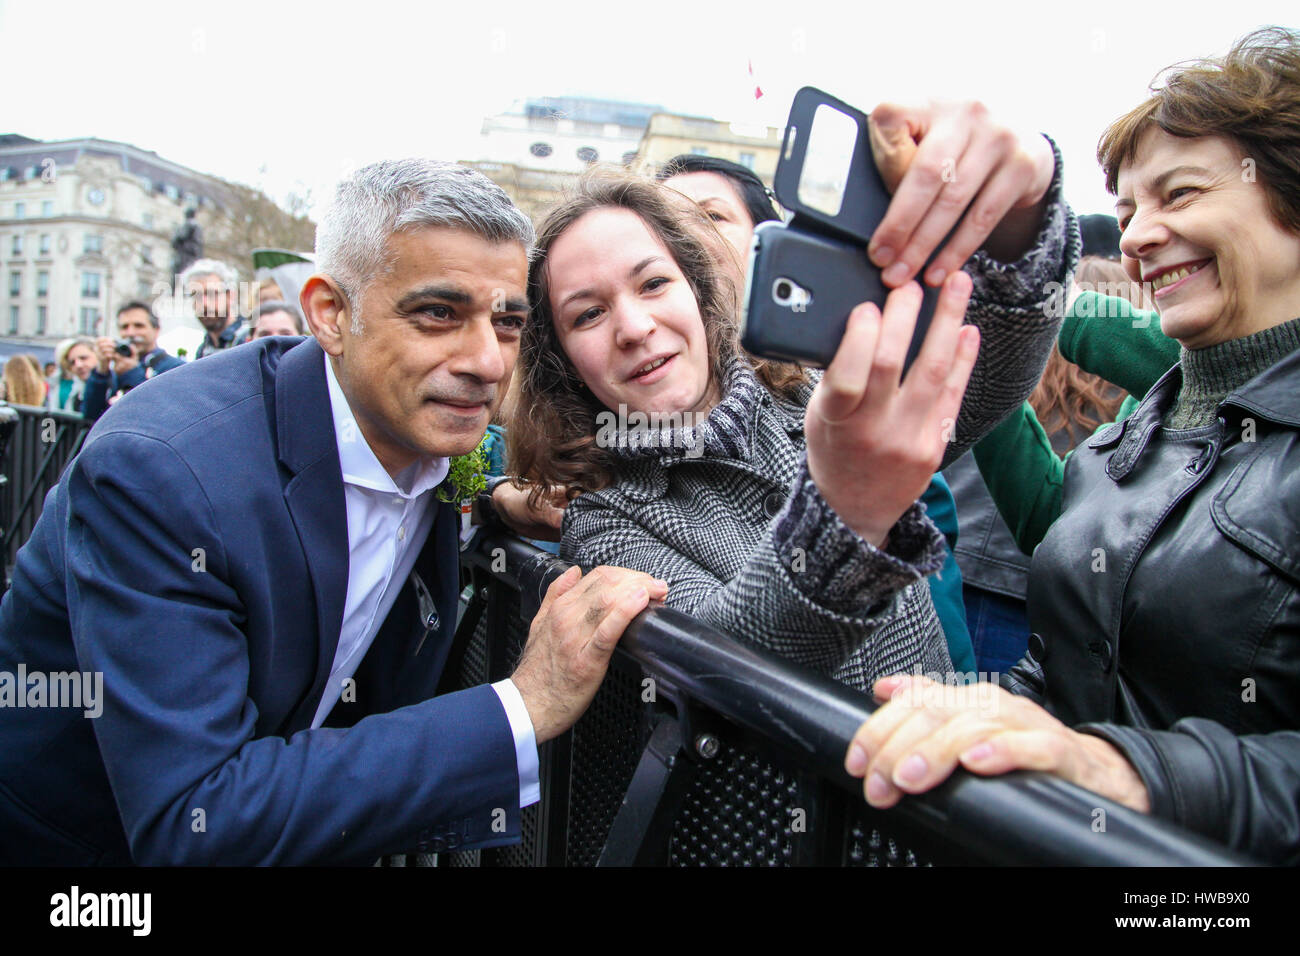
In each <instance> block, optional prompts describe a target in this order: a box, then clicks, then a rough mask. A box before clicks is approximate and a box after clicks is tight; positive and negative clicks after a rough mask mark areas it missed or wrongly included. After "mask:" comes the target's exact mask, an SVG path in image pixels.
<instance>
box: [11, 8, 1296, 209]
mask: <svg viewBox="0 0 1300 956" xmlns="http://www.w3.org/2000/svg"><path fill="white" fill-rule="evenodd" d="M1297 20H1300V17H1298V16H1297V7H1296V4H1295V0H1284V2H1275V0H1245V2H1239V3H1226V2H1221V0H1220V2H1216V3H1203V2H1183V3H1178V4H1172V5H1167V4H1160V3H1155V2H1141V0H1138V2H1134V0H1128V2H1113V0H1105V2H1091V0H1079V2H1074V3H1067V4H1066V5H1065V6H1063V7H1062V6H1049V5H1047V4H1044V3H1033V4H1029V3H1014V4H1003V3H996V2H971V0H965V2H949V0H909V2H902V3H895V4H881V3H877V2H871V0H866V2H863V0H848V2H845V0H839V2H823V0H782V2H775V3H766V2H765V3H750V4H738V3H735V2H730V3H726V4H723V3H714V2H712V0H689V2H678V3H669V2H663V0H656V2H627V0H603V2H601V0H590V2H581V3H579V2H569V0H531V2H528V3H516V2H512V0H511V2H498V0H493V2H490V3H483V2H475V0H468V2H463V3H446V2H425V3H416V2H405V3H402V2H388V0H364V2H361V0H350V2H347V3H334V2H331V0H320V2H316V3H311V4H305V3H304V4H301V5H300V4H290V3H281V2H277V0H260V2H243V0H230V2H219V3H207V4H200V3H192V2H186V0H173V2H131V0H125V2H118V3H103V2H95V3H86V2H79V0H76V2H73V0H69V2H57V3H55V2H50V0H45V2H11V0H0V75H2V76H3V78H4V83H5V92H4V94H3V97H2V98H0V132H15V133H22V134H24V135H27V136H32V137H37V138H40V139H65V138H72V137H81V136H97V137H100V138H103V139H111V140H121V141H125V142H128V143H132V144H134V145H136V146H139V147H142V148H144V149H151V150H155V151H156V152H158V153H159V154H160V155H162V156H163V157H165V158H168V159H171V160H174V161H176V162H179V163H183V164H185V165H187V166H190V167H193V168H195V169H198V170H202V171H205V172H209V173H213V174H215V175H218V176H221V177H223V178H227V179H232V180H236V181H239V182H244V183H249V184H251V185H256V186H261V187H262V188H264V189H266V190H267V191H268V192H269V193H270V194H271V195H273V196H275V197H276V198H283V197H284V196H285V195H286V194H287V193H288V192H289V191H290V190H295V191H297V192H299V193H302V192H303V191H304V190H306V189H310V190H311V193H312V196H313V199H314V201H315V204H316V212H317V213H319V210H320V208H321V203H322V202H323V201H325V200H327V198H328V196H329V194H330V193H331V192H332V186H333V183H334V182H335V181H337V179H338V178H339V176H340V175H342V174H343V173H345V172H346V171H348V170H350V169H352V168H355V167H356V166H359V165H364V164H365V163H367V162H371V161H373V160H376V159H382V158H388V157H399V156H411V155H427V156H433V157H437V158H442V159H451V160H455V159H467V158H476V156H477V149H476V140H477V138H478V134H479V127H480V124H481V122H482V119H483V117H484V116H486V115H489V114H492V113H498V112H501V111H503V110H506V109H507V108H509V107H510V106H511V104H512V103H515V102H518V101H521V100H523V99H525V98H527V97H534V96H564V95H581V96H597V97H602V98H608V99H627V100H635V101H641V102H651V103H658V104H661V105H663V106H664V107H665V108H667V109H669V110H673V111H679V112H687V113H694V114H700V115H707V116H714V117H718V118H720V119H730V120H738V121H743V120H748V121H751V122H752V121H754V120H755V119H761V120H762V121H765V122H767V123H768V124H770V125H773V126H781V125H783V123H784V121H785V114H786V111H787V109H788V108H789V103H790V98H791V97H792V96H793V94H794V91H795V90H796V89H798V88H799V87H800V86H804V85H813V86H819V87H821V88H823V89H825V90H827V91H828V92H830V93H832V94H835V95H837V96H839V97H840V98H841V99H845V100H847V101H848V102H850V103H853V104H854V105H857V106H859V107H861V108H863V109H870V108H871V107H872V106H873V105H874V104H875V103H877V102H880V101H882V100H893V101H901V102H913V101H921V100H924V99H926V98H928V97H931V96H938V97H944V98H968V97H970V98H978V99H982V100H984V101H985V102H986V103H988V104H989V105H990V106H992V107H993V108H994V110H995V111H997V112H998V113H999V114H1000V115H1002V116H1004V117H1006V118H1007V120H1008V121H1009V122H1011V123H1012V124H1013V125H1015V126H1017V127H1018V128H1022V129H1027V130H1042V131H1044V132H1048V133H1050V134H1051V135H1052V136H1053V137H1055V138H1056V140H1057V141H1058V142H1059V143H1060V145H1061V148H1062V150H1063V152H1064V155H1065V160H1066V171H1067V173H1066V175H1067V178H1066V183H1067V186H1066V194H1067V197H1068V198H1069V199H1070V201H1071V202H1072V203H1073V204H1074V206H1075V207H1076V209H1077V210H1078V211H1080V212H1109V211H1112V202H1113V201H1112V200H1111V199H1110V197H1108V196H1107V194H1106V192H1105V190H1104V188H1103V186H1102V182H1101V176H1100V173H1099V171H1098V170H1097V167H1096V161H1095V159H1094V150H1095V146H1096V141H1097V136H1098V134H1099V133H1100V131H1101V130H1102V128H1103V127H1104V126H1105V125H1106V123H1107V122H1109V121H1110V120H1111V119H1113V118H1114V117H1116V116H1118V115H1120V114H1121V113H1122V112H1124V111H1126V110H1127V109H1129V108H1131V107H1132V106H1134V105H1136V104H1137V103H1138V102H1139V101H1140V100H1141V99H1142V98H1143V97H1144V95H1145V91H1146V88H1147V85H1148V83H1149V81H1150V80H1151V77H1152V76H1153V74H1154V73H1155V72H1156V71H1157V70H1158V69H1160V68H1161V67H1164V66H1167V65H1169V64H1171V63H1174V62H1176V61H1178V60H1182V59H1187V58H1191V57H1196V56H1203V55H1213V54H1218V53H1222V52H1223V51H1225V50H1226V49H1227V48H1228V46H1229V45H1230V44H1231V42H1232V40H1233V39H1234V38H1235V37H1237V36H1239V35H1241V34H1243V33H1245V32H1247V31H1249V30H1251V29H1253V28H1254V27H1257V26H1261V25H1265V24H1270V23H1278V24H1286V25H1296V21H1297ZM750 62H752V63H753V67H754V70H755V73H756V74H757V78H758V82H759V84H761V86H762V88H763V90H764V92H765V95H764V97H763V98H762V99H761V100H759V101H758V102H757V103H755V101H754V99H753V96H752V86H751V83H750V80H749V76H748V74H747V64H748V63H750Z"/></svg>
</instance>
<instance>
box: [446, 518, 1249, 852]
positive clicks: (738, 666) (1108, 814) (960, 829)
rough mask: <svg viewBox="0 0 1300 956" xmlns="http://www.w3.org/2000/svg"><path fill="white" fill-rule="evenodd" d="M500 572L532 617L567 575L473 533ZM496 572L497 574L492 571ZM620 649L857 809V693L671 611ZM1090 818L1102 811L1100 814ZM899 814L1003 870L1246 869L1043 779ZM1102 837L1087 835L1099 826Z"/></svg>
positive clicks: (980, 789)
mask: <svg viewBox="0 0 1300 956" xmlns="http://www.w3.org/2000/svg"><path fill="white" fill-rule="evenodd" d="M496 548H502V549H504V557H505V568H506V570H505V572H504V573H502V572H494V573H496V574H497V575H498V576H500V577H503V578H505V579H506V580H507V581H508V582H509V583H511V584H513V585H514V586H515V587H517V588H519V590H520V593H521V596H522V598H523V601H522V604H523V606H524V607H525V608H534V609H535V608H536V607H537V606H538V605H539V604H540V602H541V596H542V595H543V594H544V593H545V589H546V587H548V586H549V584H550V581H551V580H554V578H555V577H557V576H558V575H559V574H561V573H563V571H564V569H565V568H566V567H567V566H568V565H567V564H566V563H565V562H563V561H560V560H559V559H557V558H555V557H554V556H553V555H550V554H548V553H546V552H544V551H540V550H539V549H536V548H534V547H532V546H531V545H529V544H527V543H525V542H523V541H521V540H520V539H518V538H515V537H513V536H511V535H507V534H502V533H500V532H496V533H480V540H479V541H478V542H477V546H476V547H475V548H474V549H473V551H472V552H470V553H467V555H466V556H467V557H468V558H469V559H470V560H471V561H473V562H474V563H477V564H480V565H481V566H482V567H484V568H486V569H488V570H489V571H490V570H491V565H492V563H493V560H494V558H497V557H499V556H500V555H501V552H497V553H496V554H493V550H494V549H496ZM497 563H498V565H499V564H500V562H499V561H497ZM619 649H620V650H621V652H622V653H625V654H627V655H628V656H629V657H631V658H632V659H633V660H635V661H636V662H637V663H638V664H640V665H642V666H643V667H645V668H646V669H647V670H648V671H649V672H650V673H651V674H653V675H658V676H660V677H661V678H662V679H664V680H666V681H668V682H669V683H671V684H673V685H674V686H675V687H677V688H679V689H680V690H681V691H682V692H684V693H686V694H687V695H689V696H690V698H691V700H693V701H695V702H696V703H699V704H703V705H705V706H706V707H709V708H711V709H713V710H715V711H717V712H718V713H719V714H720V715H722V716H724V717H726V718H728V719H730V720H732V721H734V722H735V723H737V724H740V725H741V726H743V727H745V728H747V729H749V730H751V731H754V732H755V733H757V734H759V735H760V736H763V737H766V738H768V739H770V740H772V742H773V743H774V744H776V745H778V746H780V747H781V748H782V749H783V750H785V751H787V752H790V753H792V754H794V755H796V756H797V757H798V758H799V759H800V761H801V762H802V763H804V764H806V765H807V766H808V767H809V768H810V769H812V770H813V771H814V772H816V773H818V774H819V775H821V776H822V777H824V778H826V779H827V780H829V781H831V782H833V783H835V784H836V785H837V786H839V787H842V788H844V789H847V790H849V791H850V792H852V793H854V794H856V795H857V796H858V798H859V799H861V786H862V784H861V781H859V780H856V779H854V778H852V777H850V776H849V775H848V774H847V773H845V771H844V769H843V759H844V754H845V752H846V751H847V749H848V745H849V741H850V740H851V739H852V736H853V734H854V732H855V731H856V730H857V728H858V727H859V726H860V725H861V723H862V721H864V720H866V719H867V717H868V716H870V714H871V713H872V711H873V710H874V709H875V703H874V702H873V701H872V700H871V699H870V698H869V697H868V696H866V695H865V694H863V693H861V692H859V691H856V690H854V689H853V688H851V687H848V686H847V685H844V684H841V683H839V682H838V681H834V680H831V679H829V678H827V677H824V676H822V675H820V674H817V673H815V672H813V671H811V670H809V669H807V668H804V667H801V666H800V665H798V664H795V663H794V662H792V661H789V660H786V659H784V658H779V657H776V656H775V655H772V654H768V653H766V652H763V651H760V650H758V649H756V648H752V647H749V646H747V645H745V644H742V643H740V642H739V641H736V640H734V639H733V638H730V637H728V636H726V635H724V634H722V633H721V632H719V631H717V630H715V629H713V628H711V627H709V626H707V625H705V624H703V623H701V622H699V621H697V620H695V619H694V618H692V617H691V616H689V615H687V614H683V613H681V612H680V611H676V610H674V609H672V608H668V607H661V608H656V609H653V610H651V611H648V612H645V613H643V614H641V615H639V616H638V617H637V619H636V620H635V621H633V623H632V625H631V626H629V628H628V630H627V633H626V634H625V635H624V636H623V638H622V640H621V641H620V642H619ZM1097 811H1101V813H1098V812H1097ZM888 812H889V813H890V814H897V815H899V816H901V817H904V818H906V819H907V820H909V821H911V822H914V823H916V824H918V825H920V826H921V827H923V828H924V829H925V830H927V831H928V832H930V833H932V834H935V835H937V836H940V837H942V838H943V839H946V840H951V841H953V842H954V843H956V844H959V845H962V846H967V847H971V848H973V849H976V851H977V852H978V853H979V854H980V855H982V856H984V857H986V858H988V859H991V860H994V861H997V862H999V863H1004V864H1012V865H1080V864H1086V865H1100V866H1226V865H1243V864H1249V863H1250V862H1251V861H1250V860H1248V859H1246V858H1244V857H1242V856H1240V855H1238V854H1235V853H1233V852H1232V851H1230V850H1228V849H1227V848H1225V847H1222V846H1219V845H1218V844H1214V843H1212V842H1210V841H1208V840H1206V839H1204V838H1203V837H1200V836H1199V835H1197V834H1193V833H1191V832H1190V831H1187V830H1184V829H1182V828H1180V827H1177V826H1174V825H1173V824H1170V823H1167V822H1165V821H1163V820H1159V819H1156V818H1154V817H1150V816H1147V815H1145V814H1141V813H1138V812H1136V811H1134V810H1130V809H1129V808H1127V807H1124V806H1121V805H1119V804H1116V803H1114V802H1112V801H1110V800H1107V799H1105V798H1104V797H1100V796H1098V795H1097V794H1094V793H1091V792H1089V791H1087V790H1084V789H1083V788H1081V787H1077V786H1074V785H1073V784H1070V783H1067V782H1065V781H1063V780H1060V779H1058V778H1055V777H1051V776H1048V775H1047V774H1042V773H1028V772H1018V773H1012V774H1004V775H1002V776H999V777H996V778H985V777H978V776H976V775H974V774H970V773H967V772H965V771H958V772H957V773H956V774H954V775H953V777H952V778H951V779H950V780H948V781H947V782H946V783H945V784H943V785H942V786H940V787H937V788H936V789H934V790H932V791H930V792H929V793H926V794H921V795H917V796H910V797H905V798H904V799H903V801H902V802H901V803H900V804H899V805H898V806H897V807H895V808H894V809H893V810H891V811H888ZM1099 823H1100V825H1101V826H1102V827H1104V829H1095V828H1097V827H1098V824H1099Z"/></svg>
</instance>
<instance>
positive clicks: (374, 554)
mask: <svg viewBox="0 0 1300 956" xmlns="http://www.w3.org/2000/svg"><path fill="white" fill-rule="evenodd" d="M530 241H531V227H530V226H529V225H528V223H527V220H526V219H524V218H523V216H522V214H520V213H518V211H517V210H514V208H513V207H512V206H510V205H509V201H508V199H506V197H505V194H504V193H502V192H500V190H499V189H497V187H495V186H493V185H492V184H491V183H489V182H488V181H487V180H486V179H485V178H483V177H481V176H479V175H478V174H477V173H471V172H470V171H469V170H466V169H463V168H461V167H456V166H451V165H450V164H442V163H431V162H424V161H416V160H410V161H404V162H399V163H381V164H376V165H375V166H372V167H367V168H366V169H364V170H361V171H359V172H358V173H356V174H354V175H353V177H351V178H350V179H349V180H347V181H345V182H344V183H343V184H341V185H340V190H339V196H338V199H337V200H336V204H335V206H334V207H333V208H332V209H331V211H330V212H329V213H327V214H326V216H325V217H324V218H323V219H322V222H321V226H320V229H319V231H318V239H317V252H318V264H319V267H320V269H321V274H318V275H316V276H314V277H312V279H311V280H309V281H308V283H307V284H306V286H305V287H304V290H303V294H302V303H303V306H304V311H305V312H306V314H307V317H308V320H309V322H310V324H311V327H312V332H313V336H314V337H312V338H308V339H306V340H299V339H291V338H269V339H266V340H263V341H261V342H258V343H255V344H250V345H245V346H240V347H239V348H237V349H233V350H231V351H230V352H227V353H223V354H221V355H217V356H214V357H212V358H211V359H209V360H207V361H204V362H201V363H194V364H189V365H186V366H185V367H183V368H180V369H177V370H176V371H173V372H171V373H170V374H168V375H165V376H162V377H159V378H155V379H151V380H150V381H148V382H146V383H144V384H143V385H141V386H139V387H138V388H136V389H133V390H132V391H131V392H130V393H128V394H127V395H126V396H125V397H124V398H123V399H122V400H121V401H120V402H118V403H117V404H116V405H115V406H114V407H113V408H112V409H110V410H109V412H108V414H106V415H105V416H104V418H103V419H102V420H101V421H100V422H99V423H98V424H97V425H96V426H95V428H94V429H93V430H92V432H91V435H90V437H89V439H88V441H87V442H86V445H85V448H84V449H83V450H82V452H81V453H80V455H79V456H78V457H77V458H76V459H75V460H74V461H73V462H72V463H71V464H70V465H69V467H68V468H67V470H66V471H65V473H64V475H63V477H62V479H61V480H60V482H59V484H58V486H57V487H56V488H55V489H54V491H52V492H51V494H50V496H49V498H48V499H47V501H46V506H45V510H44V512H43V513H42V516H41V519H40V521H39V522H38V524H37V527H36V529H35V530H34V532H33V534H32V537H31V539H30V540H29V541H28V543H27V544H26V545H25V546H24V548H23V550H22V551H21V552H20V554H19V556H18V563H17V566H16V569H15V572H14V579H13V586H12V589H11V590H10V592H9V593H8V594H7V595H6V596H5V598H4V602H3V604H2V605H0V678H2V677H3V676H4V674H5V673H6V672H7V673H8V674H9V675H11V679H10V683H9V685H8V686H9V688H10V691H11V696H12V692H13V690H14V688H15V684H14V683H13V680H12V675H14V674H16V673H18V672H19V670H20V669H21V670H22V672H23V673H24V674H25V677H24V680H23V683H24V684H25V685H27V686H26V687H19V688H17V690H18V693H19V694H23V695H25V697H24V705H23V706H14V704H15V701H13V700H11V701H9V704H10V706H3V707H0V862H6V863H15V862H19V863H57V864H73V865H79V864H93V863H102V864H123V863H130V862H136V863H208V862H212V863H228V864H246V863H348V864H368V863H371V862H373V861H374V860H375V858H376V857H378V856H380V855H382V854H384V853H389V852H400V851H403V850H409V849H413V848H417V847H424V848H428V849H437V848H447V849H451V848H459V849H467V848H471V847H475V846H493V845H499V844H503V843H508V842H512V841H514V840H517V839H518V832H519V822H518V821H519V808H520V806H521V804H522V803H525V802H527V801H528V800H529V799H535V796H534V797H531V798H529V797H527V796H526V791H527V790H528V789H529V785H528V782H527V780H526V778H527V777H528V776H529V775H530V774H534V775H535V773H536V770H535V767H536V744H537V743H540V742H542V741H545V740H547V739H549V738H551V737H553V736H555V735H557V734H559V733H561V732H563V731H564V730H565V729H567V727H568V726H570V725H571V724H572V722H573V721H574V720H576V719H577V717H578V715H579V714H580V713H581V712H582V710H584V709H585V708H586V706H587V704H588V703H590V700H591V697H592V696H593V695H594V693H595V690H596V687H597V686H598V684H599V682H600V679H601V677H602V676H603V674H604V670H605V667H606V664H607V663H608V658H609V655H610V654H611V653H612V651H613V647H614V644H615V642H616V641H617V639H618V637H619V636H620V635H621V634H622V631H623V628H624V627H625V626H626V624H627V623H628V621H630V620H631V618H632V617H633V616H635V615H636V614H637V613H639V612H640V611H641V610H642V609H643V608H644V607H645V606H646V605H647V603H648V602H649V600H651V599H652V598H659V597H662V596H663V595H664V593H666V589H665V588H664V587H663V586H662V583H661V582H655V581H654V580H653V579H651V578H648V577H647V576H645V575H639V574H637V573H635V572H630V571H625V570H623V569H597V570H596V571H593V572H591V573H589V574H587V575H586V576H585V577H581V575H580V573H579V572H578V571H577V569H571V570H570V572H569V573H568V574H567V575H565V576H564V577H563V578H561V579H560V580H559V581H557V582H556V584H555V585H553V586H552V588H551V590H550V591H549V592H548V594H547V596H546V600H545V602H544V603H543V606H542V609H541V611H539V613H538V615H537V618H536V619H535V621H534V624H533V629H532V632H531V634H530V638H529V641H528V644H527V646H526V648H525V650H524V654H523V657H522V659H521V661H520V664H519V666H518V668H517V670H516V671H515V674H514V675H513V677H512V679H511V680H509V681H503V682H499V684H497V685H492V686H482V687H476V688H471V689H469V690H464V691H459V692H456V693H451V694H445V695H442V696H434V695H435V691H436V688H437V685H438V681H439V678H440V676H441V674H442V670H443V667H444V664H445V662H446V659H447V656H448V650H449V644H450V640H451V636H452V631H453V628H454V624H455V619H456V614H455V610H456V600H457V531H458V517H457V509H456V508H455V507H454V506H451V505H443V504H440V503H437V502H436V501H435V500H434V498H433V488H432V487H431V484H432V483H433V482H434V481H435V480H437V479H439V478H440V477H441V475H443V474H445V473H446V459H447V458H448V457H449V456H453V455H457V454H464V453H467V452H469V451H471V450H472V449H473V448H474V447H475V446H476V445H477V444H478V441H479V439H480V438H481V437H482V434H483V431H484V429H485V427H486V425H487V423H488V420H489V418H490V416H491V415H492V413H493V411H494V410H495V408H496V407H497V405H498V404H499V403H500V400H501V397H502V396H503V395H504V393H505V390H506V387H507V385H508V383H509V375H510V371H511V369H512V367H513V365H514V361H515V357H516V354H517V350H518V341H519V329H520V328H521V326H522V322H523V321H525V319H526V315H527V302H526V300H525V291H524V290H525V276H526V248H527V245H528V243H529V242H530ZM367 468H369V469H370V470H369V471H367V470H366V469H367ZM426 486H427V487H426ZM385 522H387V524H386V523H385ZM393 529H396V531H395V533H392V532H393ZM408 529H409V531H410V538H411V540H410V541H408V540H407V539H408ZM424 529H428V531H427V538H425V539H422V540H415V538H416V536H417V534H418V533H423V532H424ZM408 566H409V567H410V568H411V570H413V571H414V575H415V576H416V577H418V578H419V579H420V581H422V582H423V584H424V587H423V588H419V587H418V586H414V582H412V586H407V583H406V582H407V577H406V574H405V570H406V568H407V567H408ZM417 591H420V592H422V593H420V595H419V597H417ZM421 605H423V606H421ZM75 673H85V674H91V675H102V694H100V695H98V696H99V698H100V699H98V700H97V701H95V703H94V707H93V708H89V709H87V707H86V706H84V705H86V704H87V701H84V700H83V701H81V702H80V703H81V704H82V705H83V706H78V707H75V708H74V707H70V706H66V705H67V703H68V701H67V700H62V701H61V700H55V699H54V697H56V696H57V695H55V694H54V693H53V692H52V691H53V688H54V687H55V682H56V681H57V680H59V679H60V678H59V675H68V674H75ZM32 675H39V679H38V678H37V677H33V676H32ZM98 679H99V678H98V676H96V677H95V680H98ZM33 681H35V682H36V683H40V684H41V685H42V687H43V688H44V690H43V692H42V694H41V695H40V700H39V701H38V700H37V698H36V696H35V694H34V692H33V690H32V687H33V686H35V685H34V684H33V683H31V682H33ZM3 686H4V685H3V683H0V687H3ZM86 686H87V687H90V686H93V683H88V684H87V685H86ZM0 703H4V700H3V698H2V697H0ZM58 704H62V705H63V706H52V705H58ZM96 710H98V711H100V713H98V715H97V716H88V715H93V714H94V712H95V711H96ZM533 789H534V790H535V783H534V784H533Z"/></svg>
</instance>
